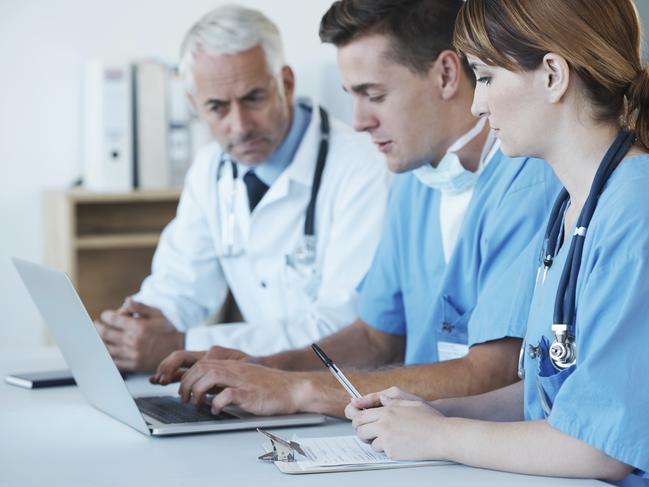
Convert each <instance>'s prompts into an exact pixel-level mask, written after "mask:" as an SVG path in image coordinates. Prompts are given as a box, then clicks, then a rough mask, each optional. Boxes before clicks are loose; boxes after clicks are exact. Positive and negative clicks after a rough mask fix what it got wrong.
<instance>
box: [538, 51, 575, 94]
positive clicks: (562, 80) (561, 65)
mask: <svg viewBox="0 0 649 487" xmlns="http://www.w3.org/2000/svg"><path fill="white" fill-rule="evenodd" d="M539 70H540V71H539V74H540V76H541V81H542V82H543V87H544V90H545V94H546V97H547V100H548V101H549V102H550V103H558V102H560V101H561V100H562V99H563V97H564V95H565V94H566V91H567V90H568V85H569V84H570V66H568V63H567V61H566V60H565V58H563V57H562V56H559V55H558V54H554V53H552V52H550V53H548V54H546V55H545V56H543V61H541V66H540V68H539Z"/></svg>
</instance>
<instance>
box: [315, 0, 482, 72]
mask: <svg viewBox="0 0 649 487" xmlns="http://www.w3.org/2000/svg"><path fill="white" fill-rule="evenodd" d="M463 3H464V2H463V0H339V1H336V2H334V3H333V5H332V6H331V7H330V8H329V10H328V11H327V12H326V13H325V14H324V16H323V17H322V21H321V22H320V39H321V40H322V42H328V43H331V44H334V45H335V46H337V47H342V46H344V45H346V44H348V43H350V42H352V41H353V40H355V39H357V38H359V37H363V36H366V35H372V34H383V35H386V36H388V37H389V38H390V41H391V42H390V50H389V51H388V53H387V55H388V57H389V59H390V60H392V61H395V62H397V63H399V64H402V65H403V66H405V67H407V68H408V69H409V70H410V71H412V72H413V73H415V74H417V75H423V74H425V73H427V72H428V70H429V69H430V68H431V66H432V65H433V64H434V63H435V60H436V59H437V56H439V54H440V53H441V52H442V51H444V50H446V49H451V50H454V48H453V26H454V25H455V19H456V17H457V14H458V12H459V11H460V7H461V6H462V4H463ZM463 65H464V66H463V67H464V70H465V73H466V74H467V75H468V76H469V79H470V80H473V74H472V73H471V69H470V68H469V66H468V65H467V64H466V63H463Z"/></svg>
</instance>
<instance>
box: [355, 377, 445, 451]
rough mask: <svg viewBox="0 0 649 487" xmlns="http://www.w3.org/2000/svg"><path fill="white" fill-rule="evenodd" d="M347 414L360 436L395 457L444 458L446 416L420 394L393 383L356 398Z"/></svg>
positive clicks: (373, 446)
mask: <svg viewBox="0 0 649 487" xmlns="http://www.w3.org/2000/svg"><path fill="white" fill-rule="evenodd" d="M345 415H346V416H347V417H348V418H349V419H351V420H352V425H353V426H354V429H355V430H356V434H357V435H358V437H359V438H360V439H361V440H363V441H367V442H368V443H371V445H372V448H373V449H374V450H377V451H384V452H385V453H386V454H387V455H388V456H389V457H390V458H392V459H395V460H424V459H444V458H445V455H444V452H443V450H442V446H443V444H444V436H445V435H440V434H438V433H439V431H440V428H441V427H442V426H443V424H444V423H443V419H444V416H443V415H442V414H441V413H440V412H439V411H437V410H436V409H435V408H433V407H432V406H431V405H430V404H429V403H428V402H426V401H424V400H422V399H421V398H419V397H417V396H414V395H412V394H409V393H407V392H404V391H401V390H400V389H398V388H397V387H391V388H390V389H386V390H385V391H381V392H375V393H372V394H368V395H367V396H364V397H362V398H360V399H353V400H352V401H351V402H350V403H349V405H348V406H347V408H345Z"/></svg>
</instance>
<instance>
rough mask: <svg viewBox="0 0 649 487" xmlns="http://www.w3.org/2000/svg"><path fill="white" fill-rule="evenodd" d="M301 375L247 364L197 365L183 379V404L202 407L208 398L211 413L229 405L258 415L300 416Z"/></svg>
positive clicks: (214, 362)
mask: <svg viewBox="0 0 649 487" xmlns="http://www.w3.org/2000/svg"><path fill="white" fill-rule="evenodd" d="M298 377H299V374H296V373H294V372H285V371H280V370H276V369H270V368H268V367H262V366H260V365H255V364H251V363H247V362H245V361H242V360H210V359H208V358H207V357H206V358H203V359H201V360H199V361H198V362H196V364H194V365H193V366H192V367H191V368H190V369H189V370H188V371H187V372H186V373H185V374H184V375H183V377H182V380H181V383H180V389H179V390H178V393H179V394H180V396H181V398H182V400H183V401H185V402H187V401H191V402H192V404H202V403H203V401H204V400H205V397H206V395H207V394H216V395H215V396H214V398H213V399H212V413H213V414H218V413H220V412H221V410H222V409H223V408H224V407H225V406H227V405H229V404H234V405H237V406H239V407H240V408H241V409H243V410H244V411H248V412H250V413H253V414H259V415H273V414H292V413H295V412H297V409H298V406H297V394H298V393H299V391H300V390H301V383H300V381H299V380H298Z"/></svg>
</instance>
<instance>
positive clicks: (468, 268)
mask: <svg viewBox="0 0 649 487" xmlns="http://www.w3.org/2000/svg"><path fill="white" fill-rule="evenodd" d="M461 5H462V0H453V1H449V0H444V1H441V0H420V1H418V2H407V3H405V4H404V2H399V1H397V0H343V1H342V2H336V3H334V4H333V6H332V7H331V8H330V10H329V11H328V12H327V13H326V14H325V16H324V17H323V20H322V24H321V28H320V35H321V38H322V39H323V40H324V41H325V42H330V43H333V44H335V45H336V46H337V47H338V62H339V66H340V69H341V73H342V81H343V86H344V89H345V90H346V91H347V92H348V93H350V94H351V95H352V97H353V100H354V115H353V123H354V128H355V129H356V130H359V131H365V132H368V133H369V134H370V135H371V137H372V140H373V141H374V142H375V143H376V144H377V146H378V148H379V150H381V151H382V152H383V153H384V154H385V157H386V161H387V164H388V167H389V168H390V169H391V170H392V171H393V172H396V173H399V175H398V176H397V177H396V180H395V182H394V185H393V188H392V193H391V197H390V201H389V205H388V206H389V209H388V220H387V222H386V227H385V230H384V234H383V237H382V240H381V242H380V244H379V247H378V250H377V252H376V255H375V256H374V260H373V263H372V266H371V268H370V270H369V272H368V274H367V275H366V277H365V279H364V281H363V283H362V285H361V298H360V305H359V309H358V314H359V318H358V319H357V320H356V321H355V322H354V323H352V324H351V325H349V326H348V327H347V328H345V329H343V330H341V331H339V332H338V333H336V334H334V335H331V336H329V337H327V338H325V339H323V340H320V341H319V342H318V343H319V344H320V345H321V347H322V348H323V349H324V350H325V351H326V352H327V353H328V354H329V355H330V356H331V358H332V359H333V360H334V361H335V362H337V364H338V365H339V366H342V367H344V368H347V369H356V370H357V371H356V372H352V373H349V375H348V376H349V378H350V379H351V381H352V383H354V385H355V386H356V387H357V389H359V391H360V392H361V393H367V392H370V391H376V390H381V389H383V388H385V387H388V386H392V385H399V386H400V387H401V388H403V389H406V390H409V391H411V392H413V393H415V394H418V395H420V396H423V397H426V398H428V399H434V398H440V397H451V396H462V395H469V394H478V393H482V392H486V391H489V390H492V389H495V388H499V387H503V386H505V385H508V384H510V383H512V382H514V381H515V380H516V362H517V358H518V351H519V348H520V339H519V337H521V336H522V335H523V333H524V329H523V327H524V320H522V319H521V320H510V319H499V317H500V316H501V315H502V316H503V317H504V316H505V314H506V313H505V312H506V311H507V309H508V308H507V303H504V306H503V303H502V301H501V300H498V293H499V289H500V286H501V282H500V281H501V280H502V277H501V276H502V275H503V273H504V271H505V270H506V269H508V267H509V266H511V265H512V263H513V262H514V261H515V260H516V256H518V254H520V253H521V252H522V251H523V249H524V248H525V247H526V245H527V244H528V242H529V241H530V239H531V238H532V237H533V235H534V234H535V233H536V231H537V230H538V229H539V228H541V227H542V226H543V224H544V222H545V219H546V215H547V212H548V211H549V207H550V205H551V202H552V201H553V199H554V197H555V195H556V194H557V192H558V188H559V186H558V183H557V181H556V179H555V178H554V176H553V174H552V172H551V170H550V169H549V168H548V167H547V165H546V164H545V163H544V162H543V161H539V160H533V159H509V158H507V157H505V156H504V155H503V154H502V153H501V152H500V150H499V147H498V144H497V141H496V138H495V137H494V134H493V133H491V132H490V131H489V128H488V126H487V125H486V124H485V123H484V120H482V121H478V120H477V119H475V118H474V117H473V116H472V115H471V110H470V107H471V102H472V94H473V76H472V75H471V74H470V70H469V69H468V66H466V64H465V63H464V62H463V61H462V60H461V59H460V58H459V57H458V55H457V54H456V53H455V52H454V51H453V50H452V49H451V47H450V46H451V37H452V29H453V24H454V20H455V17H456V14H457V12H458V10H459V8H460V6H461ZM341 272H344V269H341ZM498 306H500V309H502V313H500V312H499V309H498ZM483 317H484V318H483ZM494 317H495V319H494ZM228 358H229V359H242V360H237V361H232V360H230V361H225V360H222V359H228ZM197 360H198V362H196V361H197ZM195 362H196V363H195ZM251 362H252V363H251ZM194 363H195V364H194ZM404 363H405V367H404V366H398V367H395V366H393V364H400V365H401V364H404ZM190 365H193V367H191V368H189V370H186V369H185V368H186V367H187V366H190ZM386 366H388V367H387V368H386ZM377 368H379V369H380V368H383V370H378V371H376V370H375V371H371V372H361V371H359V370H368V369H377ZM280 369H283V370H280ZM182 373H184V375H183V376H182V383H181V387H180V393H181V395H182V396H183V398H184V399H187V400H189V399H191V400H192V401H195V402H197V403H198V402H201V401H203V400H204V395H205V394H206V393H207V392H218V394H217V395H216V396H215V398H214V399H213V402H212V406H213V410H214V411H218V410H220V408H222V407H223V406H225V405H226V404H229V403H235V404H238V405H240V406H241V407H243V408H244V409H246V410H249V411H251V412H255V413H258V414H274V413H290V412H296V411H311V412H319V413H326V414H331V415H342V412H343V408H344V406H345V405H346V404H347V403H348V402H349V397H348V396H347V394H346V392H345V391H344V390H343V389H342V387H340V385H339V384H338V383H337V382H336V381H335V379H334V378H333V377H332V376H331V375H330V374H329V373H328V372H327V371H323V366H322V363H321V362H320V361H319V360H318V358H317V357H316V356H315V355H314V353H313V352H312V351H311V350H310V348H305V349H301V350H294V351H289V352H284V353H280V354H276V355H271V356H267V357H249V356H246V355H245V354H243V353H241V352H239V351H236V350H228V349H223V348H214V349H211V350H210V351H209V353H208V354H207V355H205V354H203V353H193V354H192V353H187V352H184V353H176V354H175V355H172V356H170V357H169V358H167V359H166V360H165V361H164V362H163V363H162V365H161V367H160V368H159V370H158V374H156V376H154V377H153V378H152V380H153V381H154V382H158V383H168V382H170V381H173V380H178V379H179V378H180V374H182ZM221 388H223V390H222V391H221Z"/></svg>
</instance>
